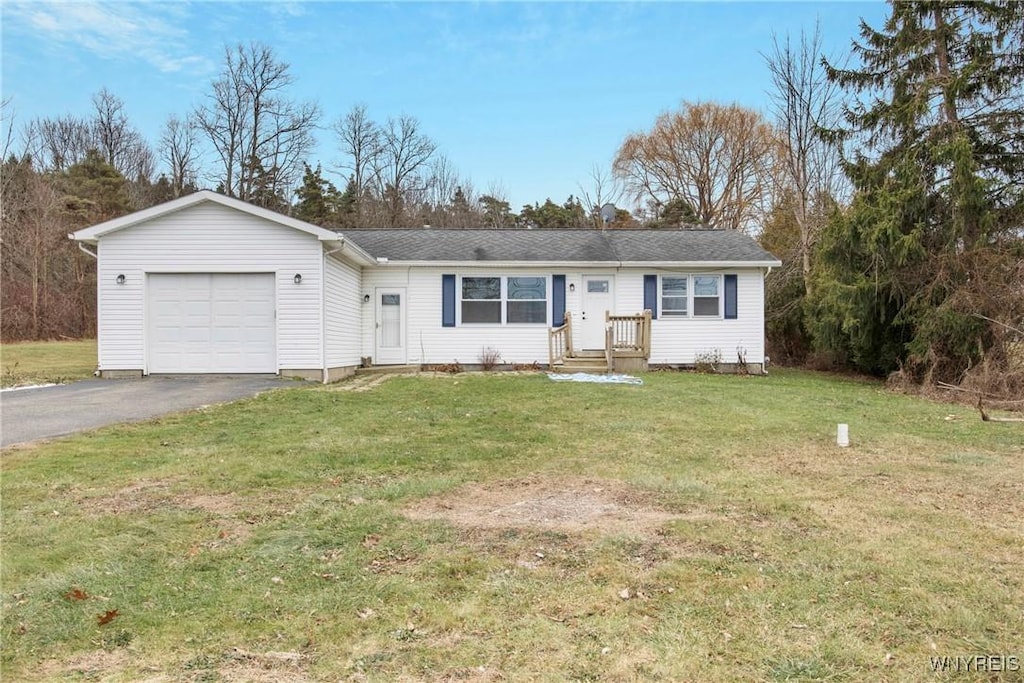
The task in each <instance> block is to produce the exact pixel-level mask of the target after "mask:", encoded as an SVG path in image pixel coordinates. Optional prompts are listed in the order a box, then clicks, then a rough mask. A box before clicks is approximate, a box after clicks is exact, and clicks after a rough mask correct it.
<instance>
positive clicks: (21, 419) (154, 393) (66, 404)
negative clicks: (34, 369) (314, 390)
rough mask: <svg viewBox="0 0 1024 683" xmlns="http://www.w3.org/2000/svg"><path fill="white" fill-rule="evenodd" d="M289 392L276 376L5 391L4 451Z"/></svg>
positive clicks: (0, 418)
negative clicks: (282, 390)
mask: <svg viewBox="0 0 1024 683" xmlns="http://www.w3.org/2000/svg"><path fill="white" fill-rule="evenodd" d="M287 386H295V384H294V381H292V380H283V379H280V378H278V377H275V376H272V375H239V376H230V377H229V376H214V375H190V376H150V377H146V378H143V379H129V380H115V379H89V380H84V381H81V382H74V383H73V384H61V385H58V386H53V387H39V388H36V389H20V390H17V391H4V392H2V393H0V446H11V445H14V444H18V443H25V442H27V441H35V440H37V439H47V438H52V437H55V436H65V435H67V434H73V433H75V432H80V431H84V430H86V429H94V428H96V427H103V426H106V425H111V424H118V423H121V422H137V421H139V420H146V419H149V418H152V417H158V416H160V415H166V414H168V413H175V412H179V411H182V410H190V409H194V408H199V407H201V406H205V405H210V404H214V403H226V402H229V401H237V400H238V399H241V398H247V397H249V396H255V395H256V394H258V393H260V392H262V391H266V390H268V389H277V388H282V387H287Z"/></svg>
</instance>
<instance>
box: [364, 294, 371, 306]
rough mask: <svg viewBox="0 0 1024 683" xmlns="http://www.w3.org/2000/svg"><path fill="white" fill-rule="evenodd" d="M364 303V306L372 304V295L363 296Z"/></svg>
mask: <svg viewBox="0 0 1024 683" xmlns="http://www.w3.org/2000/svg"><path fill="white" fill-rule="evenodd" d="M363 303H364V304H368V303H370V295H369V294H363Z"/></svg>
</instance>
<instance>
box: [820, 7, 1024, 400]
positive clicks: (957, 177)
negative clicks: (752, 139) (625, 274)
mask: <svg viewBox="0 0 1024 683" xmlns="http://www.w3.org/2000/svg"><path fill="white" fill-rule="evenodd" d="M860 35H861V40H860V41H859V42H855V43H854V45H853V51H854V56H855V57H858V58H859V62H860V64H859V67H854V68H851V69H837V68H833V67H831V66H828V67H827V68H828V72H829V77H830V78H831V79H833V80H834V81H836V82H837V83H838V84H840V85H841V86H842V87H843V88H845V89H846V90H847V92H848V94H849V95H850V97H851V100H850V101H851V102H852V104H850V105H849V106H848V107H847V110H846V124H847V125H846V127H845V128H844V129H843V130H839V131H832V132H831V133H832V136H833V139H834V140H836V141H837V142H839V143H842V144H844V146H845V148H846V149H847V150H853V152H852V154H848V155H847V156H846V159H845V164H844V165H845V170H846V173H847V175H848V176H849V179H850V181H851V183H852V184H853V187H854V191H855V194H854V198H853V202H852V205H851V207H850V208H849V210H848V211H846V212H844V213H843V214H841V215H837V217H836V218H835V219H834V220H832V222H831V223H830V224H829V226H828V227H827V228H826V231H825V234H824V235H823V239H822V240H821V243H820V245H819V246H820V249H819V252H818V254H817V256H818V264H817V267H818V272H817V274H816V285H817V286H816V287H815V290H814V294H813V296H811V297H809V299H808V302H807V306H808V314H809V323H810V328H811V332H812V334H813V336H814V338H815V341H816V344H817V345H818V346H819V347H820V348H823V349H826V350H830V351H833V352H837V353H839V354H840V355H843V356H846V357H847V358H848V359H849V360H850V361H851V362H852V363H853V364H854V365H855V366H856V367H858V368H859V369H861V370H864V371H868V372H873V373H877V374H884V373H887V372H890V371H892V370H895V369H897V368H898V367H903V368H904V369H907V370H909V371H911V372H912V373H913V375H914V377H915V378H916V379H918V380H945V381H959V380H960V379H961V378H962V377H963V374H964V372H965V371H967V370H968V369H969V368H970V367H971V366H972V365H975V364H977V363H979V362H981V361H982V360H983V359H985V358H990V359H991V358H996V360H998V357H1000V356H1004V355H1005V352H1006V349H1005V344H1003V343H1002V342H1005V341H1006V340H1005V335H1002V334H1001V333H1000V330H1002V329H1005V326H1006V324H1009V323H1014V322H1017V323H1019V321H1020V320H1021V319H1022V316H1024V291H1022V287H1021V280H1020V269H1021V266H1020V264H1021V260H1020V259H1021V254H1022V252H1024V249H1022V232H1021V225H1022V222H1021V221H1022V216H1024V211H1022V208H1024V202H1022V188H1024V154H1022V152H1024V114H1022V106H1021V105H1022V99H1024V95H1022V93H1024V89H1022V75H1024V58H1022V55H1024V49H1022V48H1024V45H1022V43H1024V5H1021V4H1018V3H1007V2H970V3H963V2H960V3H946V2H931V1H929V2H896V3H893V5H892V10H891V16H890V17H889V19H888V21H886V23H885V26H884V27H883V28H882V29H881V30H875V29H873V28H871V27H870V26H868V25H867V24H866V23H864V22H862V23H861V31H860ZM993 321H997V322H993ZM998 321H1002V322H998Z"/></svg>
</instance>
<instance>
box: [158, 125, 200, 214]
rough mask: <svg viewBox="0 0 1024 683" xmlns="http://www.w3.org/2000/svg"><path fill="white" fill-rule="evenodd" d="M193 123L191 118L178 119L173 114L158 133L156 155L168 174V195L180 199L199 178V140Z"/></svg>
mask: <svg viewBox="0 0 1024 683" xmlns="http://www.w3.org/2000/svg"><path fill="white" fill-rule="evenodd" d="M197 133H198V130H197V128H196V124H195V121H194V120H193V119H192V117H191V116H188V117H186V118H184V119H180V118H178V117H177V115H175V114H171V115H170V116H169V117H167V122H166V123H164V127H163V130H162V131H161V133H160V142H159V147H158V150H159V154H160V161H162V162H163V164H164V166H165V167H166V168H167V171H168V172H169V173H170V176H169V178H168V181H169V182H170V184H171V196H173V197H180V196H181V195H182V194H184V193H185V190H186V188H189V187H194V186H195V184H196V178H197V175H198V164H199V139H198V135H197Z"/></svg>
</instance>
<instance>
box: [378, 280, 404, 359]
mask: <svg viewBox="0 0 1024 683" xmlns="http://www.w3.org/2000/svg"><path fill="white" fill-rule="evenodd" d="M374 296H375V299H376V315H377V319H376V328H377V329H376V330H375V332H376V334H375V340H376V342H375V347H376V348H375V353H374V355H373V362H374V364H376V365H404V364H405V362H406V353H405V337H406V334H405V288H404V287H378V288H377V289H376V293H375V295H374Z"/></svg>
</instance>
